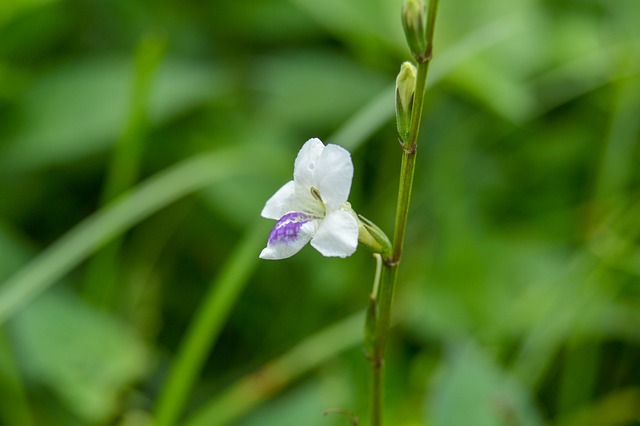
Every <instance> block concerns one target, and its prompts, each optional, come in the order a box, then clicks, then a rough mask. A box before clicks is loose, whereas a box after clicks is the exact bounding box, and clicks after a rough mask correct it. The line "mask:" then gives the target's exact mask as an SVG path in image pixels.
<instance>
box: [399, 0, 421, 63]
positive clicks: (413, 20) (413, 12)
mask: <svg viewBox="0 0 640 426" xmlns="http://www.w3.org/2000/svg"><path fill="white" fill-rule="evenodd" d="M426 20H427V7H426V5H425V3H424V1H423V0H404V3H403V4H402V27H403V28H404V35H405V37H406V39H407V44H408V45H409V49H410V50H411V54H412V55H413V56H414V57H416V58H418V57H421V56H422V55H424V53H425V51H426V49H427V35H426Z"/></svg>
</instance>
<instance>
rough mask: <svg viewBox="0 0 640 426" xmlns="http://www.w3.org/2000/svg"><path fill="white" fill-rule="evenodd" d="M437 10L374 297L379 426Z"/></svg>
mask: <svg viewBox="0 0 640 426" xmlns="http://www.w3.org/2000/svg"><path fill="white" fill-rule="evenodd" d="M437 9H438V0H432V1H431V2H430V4H429V14H428V17H427V48H426V50H425V54H424V55H421V56H420V57H419V58H417V60H418V73H417V77H416V89H415V94H414V99H413V107H412V111H411V128H410V132H409V137H408V138H407V140H406V141H403V143H402V148H403V153H402V164H401V167H400V183H399V188H398V203H397V207H396V221H395V228H394V234H393V244H392V247H393V248H392V252H391V256H390V257H389V256H387V257H386V258H385V259H384V268H383V270H382V277H381V280H380V288H379V293H378V297H377V301H376V303H377V309H378V312H377V315H376V325H375V327H374V336H373V353H372V354H371V359H370V361H371V374H372V386H373V389H372V404H371V424H372V426H381V425H382V418H383V415H382V407H383V388H384V354H385V348H386V344H387V340H388V337H389V327H390V325H391V316H392V306H393V298H394V293H395V287H396V279H397V277H398V266H399V265H400V259H401V257H402V247H403V244H404V236H405V233H406V229H407V217H408V214H409V203H410V201H411V189H412V187H413V175H414V171H415V165H416V153H417V147H418V135H419V133H420V123H421V121H422V110H423V106H424V95H425V88H426V84H427V75H428V73H429V64H430V62H431V57H432V49H433V32H434V27H435V18H436V13H437Z"/></svg>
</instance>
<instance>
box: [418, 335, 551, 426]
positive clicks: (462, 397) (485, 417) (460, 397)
mask: <svg viewBox="0 0 640 426" xmlns="http://www.w3.org/2000/svg"><path fill="white" fill-rule="evenodd" d="M427 406H428V411H427V413H428V424H429V425H434V426H450V425H474V426H502V425H504V426H507V425H513V424H517V425H522V426H538V425H542V424H543V423H542V420H541V418H540V415H539V414H538V413H537V411H536V408H535V407H534V405H533V403H532V401H531V398H530V396H529V394H528V392H527V390H526V389H524V388H523V387H522V386H521V385H520V384H519V383H518V382H517V381H515V379H514V378H512V377H511V376H509V375H508V373H507V372H506V371H504V370H502V369H501V368H500V367H499V366H498V365H496V364H495V362H494V361H493V360H492V359H490V358H489V357H488V356H487V354H485V353H483V352H482V350H481V349H480V348H478V347H477V346H475V345H474V344H473V343H470V342H468V343H466V344H464V345H462V344H458V345H455V346H454V347H453V349H452V350H451V352H450V353H449V356H448V357H447V360H446V363H445V365H444V366H443V367H442V369H441V371H440V372H439V376H438V377H437V378H436V379H435V383H433V386H432V387H431V396H430V398H429V399H428V402H427Z"/></svg>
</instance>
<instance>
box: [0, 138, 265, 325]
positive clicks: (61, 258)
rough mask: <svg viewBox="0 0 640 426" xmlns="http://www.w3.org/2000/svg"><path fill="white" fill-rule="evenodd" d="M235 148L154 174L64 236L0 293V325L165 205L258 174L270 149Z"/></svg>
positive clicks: (5, 285)
mask: <svg viewBox="0 0 640 426" xmlns="http://www.w3.org/2000/svg"><path fill="white" fill-rule="evenodd" d="M271 148H272V149H271V150H270V151H266V150H265V149H263V148H262V147H260V146H251V147H248V146H246V145H245V146H236V147H234V148H230V149H225V150H220V151H216V152H212V153H206V154H200V155H197V156H195V157H193V158H190V159H187V160H184V161H182V162H181V163H178V164H176V165H174V166H172V167H170V168H169V169H167V170H165V171H162V172H160V173H158V174H157V175H155V176H153V177H151V178H149V179H147V180H146V181H145V182H143V183H141V184H140V185H138V186H136V187H135V188H134V189H132V190H131V191H129V192H127V193H126V194H124V195H123V196H121V197H119V198H117V199H116V200H114V201H113V202H112V203H109V205H107V206H106V207H104V208H103V209H101V210H99V211H97V212H96V213H94V214H93V215H91V216H90V217H88V218H87V219H85V220H84V221H82V222H81V223H79V224H78V225H77V226H76V227H74V228H73V229H71V230H70V231H69V232H67V233H66V234H65V235H64V236H62V237H61V238H60V239H59V240H57V241H56V242H55V243H53V244H52V245H51V246H50V247H48V248H47V249H45V250H44V251H43V252H41V253H40V254H39V255H38V256H36V258H35V259H33V260H32V261H31V262H29V263H28V264H27V265H25V266H24V267H22V268H21V269H20V270H18V271H17V272H16V273H15V274H14V275H13V276H11V277H10V278H9V279H8V280H7V281H5V283H4V284H3V285H2V286H1V287H0V324H2V323H4V321H6V320H7V319H9V318H10V317H11V316H12V315H13V314H15V313H16V312H17V311H18V310H19V309H20V308H21V307H23V306H24V305H25V304H27V303H29V301H30V300H32V299H33V298H35V297H37V296H38V295H39V294H40V293H42V292H43V291H45V290H46V289H47V288H48V287H50V286H51V285H53V284H55V283H56V282H57V281H58V280H59V279H60V278H62V277H63V276H64V275H65V274H66V273H67V272H69V271H70V270H71V269H72V268H74V267H75V266H77V265H78V264H79V263H80V262H82V261H83V260H84V259H86V258H87V257H88V256H89V255H90V254H91V253H93V252H94V251H96V250H97V249H98V248H100V247H102V246H103V245H104V244H106V243H108V242H109V241H111V240H112V239H113V238H114V237H116V236H118V235H119V234H121V233H122V232H123V231H125V230H127V229H129V228H131V227H132V226H133V225H135V224H137V223H138V222H140V221H141V220H143V219H144V218H146V217H148V216H149V215H151V214H153V213H155V212H157V211H158V210H160V209H162V208H163V207H165V206H167V205H168V204H170V203H172V202H174V201H176V200H177V199H179V198H181V197H184V196H186V195H188V194H190V193H193V192H195V191H197V190H199V189H202V188H204V187H206V186H207V185H210V184H213V183H214V182H217V181H221V180H223V179H226V178H230V177H232V176H237V175H239V174H251V173H256V174H259V173H260V171H261V170H263V169H262V167H261V166H263V165H268V164H269V161H268V160H266V159H268V158H271V156H273V155H276V153H275V152H274V149H273V147H271Z"/></svg>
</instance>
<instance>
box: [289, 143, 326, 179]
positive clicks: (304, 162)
mask: <svg viewBox="0 0 640 426" xmlns="http://www.w3.org/2000/svg"><path fill="white" fill-rule="evenodd" d="M324 149H325V147H324V144H323V143H322V141H321V140H320V139H318V138H312V139H309V140H308V141H307V142H305V144H304V145H302V148H300V152H299V153H298V156H297V157H296V162H295V165H294V168H293V180H294V181H295V182H296V184H298V185H300V186H302V187H304V188H305V190H306V191H309V188H310V187H311V186H313V185H314V178H313V176H314V172H315V170H316V168H317V166H318V164H317V163H318V160H319V158H320V155H321V154H322V152H323V151H324Z"/></svg>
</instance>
